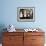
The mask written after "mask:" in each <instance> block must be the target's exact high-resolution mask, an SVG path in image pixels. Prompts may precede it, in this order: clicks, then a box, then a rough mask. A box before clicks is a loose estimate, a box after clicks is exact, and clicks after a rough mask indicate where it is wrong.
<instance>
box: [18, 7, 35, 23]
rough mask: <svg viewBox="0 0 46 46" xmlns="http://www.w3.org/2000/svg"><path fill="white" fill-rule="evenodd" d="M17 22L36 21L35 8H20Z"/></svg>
mask: <svg viewBox="0 0 46 46" xmlns="http://www.w3.org/2000/svg"><path fill="white" fill-rule="evenodd" d="M17 21H20V22H34V21H35V7H18V8H17Z"/></svg>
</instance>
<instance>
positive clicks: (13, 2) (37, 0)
mask: <svg viewBox="0 0 46 46" xmlns="http://www.w3.org/2000/svg"><path fill="white" fill-rule="evenodd" d="M0 2H1V15H0V25H1V24H3V25H5V26H7V25H9V24H13V25H14V26H15V27H16V28H29V27H30V28H31V27H33V28H35V27H39V26H40V27H43V28H46V5H45V4H46V1H45V0H1V1H0ZM17 7H35V22H18V21H17Z"/></svg>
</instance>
